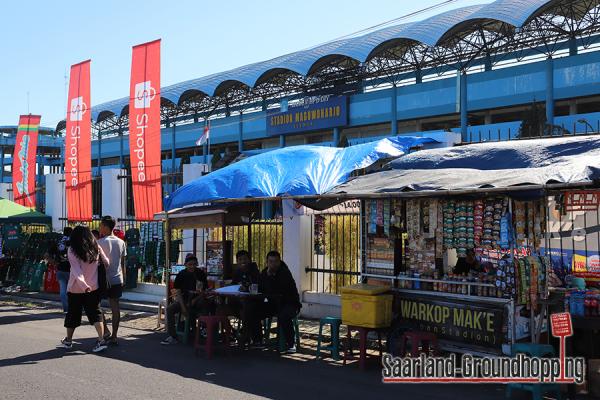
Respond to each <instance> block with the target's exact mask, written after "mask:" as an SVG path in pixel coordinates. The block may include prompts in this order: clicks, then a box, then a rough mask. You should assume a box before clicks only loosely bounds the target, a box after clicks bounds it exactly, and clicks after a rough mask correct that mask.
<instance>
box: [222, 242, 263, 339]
mask: <svg viewBox="0 0 600 400" xmlns="http://www.w3.org/2000/svg"><path fill="white" fill-rule="evenodd" d="M236 260H237V269H236V270H235V271H234V272H233V280H232V283H233V284H234V285H240V291H244V292H248V291H249V290H250V285H252V284H256V285H258V282H259V280H260V272H259V270H258V266H257V265H256V263H255V262H253V261H252V260H251V259H250V253H248V251H247V250H240V251H238V252H237V254H236ZM260 305H261V304H260V300H258V299H255V298H248V299H245V298H241V299H240V301H235V300H234V299H231V300H230V301H229V306H230V307H231V310H230V311H231V313H232V314H234V315H239V316H240V319H241V320H242V337H241V345H243V346H244V345H246V344H247V343H248V342H249V340H250V339H252V341H253V346H252V347H254V348H262V327H261V318H260V317H261V315H260V314H261V313H260Z"/></svg>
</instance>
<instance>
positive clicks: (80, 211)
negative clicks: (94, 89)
mask: <svg viewBox="0 0 600 400" xmlns="http://www.w3.org/2000/svg"><path fill="white" fill-rule="evenodd" d="M90 102H91V91H90V61H89V60H87V61H84V62H81V63H79V64H75V65H73V66H71V75H70V78H69V99H68V102H67V126H66V128H67V129H66V131H67V134H66V138H65V183H66V193H67V218H68V219H69V221H89V220H91V219H92V120H91V116H90V109H89V104H90Z"/></svg>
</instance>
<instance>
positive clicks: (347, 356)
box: [344, 325, 389, 369]
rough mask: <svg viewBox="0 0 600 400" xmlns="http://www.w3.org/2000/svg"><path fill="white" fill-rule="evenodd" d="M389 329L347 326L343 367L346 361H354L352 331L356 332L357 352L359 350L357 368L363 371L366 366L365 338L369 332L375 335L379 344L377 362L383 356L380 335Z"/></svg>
mask: <svg viewBox="0 0 600 400" xmlns="http://www.w3.org/2000/svg"><path fill="white" fill-rule="evenodd" d="M388 329H389V328H367V327H364V326H353V325H348V336H347V338H346V347H345V349H344V365H346V361H347V360H352V359H354V351H353V349H352V331H358V335H359V336H358V339H359V341H358V343H359V344H358V350H359V359H358V366H359V368H360V369H365V367H366V364H367V336H368V334H369V332H376V333H377V342H378V344H379V357H378V358H379V360H381V356H382V355H383V345H382V344H381V333H382V332H387V330H388Z"/></svg>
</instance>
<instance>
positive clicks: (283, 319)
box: [259, 251, 302, 354]
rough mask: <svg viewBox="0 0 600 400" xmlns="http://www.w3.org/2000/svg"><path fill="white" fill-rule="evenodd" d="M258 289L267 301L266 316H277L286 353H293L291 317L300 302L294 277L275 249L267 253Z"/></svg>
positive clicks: (295, 314) (297, 309) (298, 308)
mask: <svg viewBox="0 0 600 400" xmlns="http://www.w3.org/2000/svg"><path fill="white" fill-rule="evenodd" d="M259 291H260V292H261V293H264V294H265V295H266V296H267V300H268V301H267V302H266V303H264V304H265V309H264V311H265V314H266V316H277V324H278V325H279V326H280V327H281V330H282V331H283V336H284V337H285V342H286V346H287V347H286V348H287V349H288V350H287V351H286V353H290V354H291V353H295V352H296V346H295V335H294V324H293V319H294V318H295V317H296V316H297V315H298V312H300V308H301V307H302V304H301V303H300V295H299V294H298V289H297V287H296V282H295V281H294V277H292V273H291V272H290V270H289V268H288V266H287V265H286V264H285V263H284V262H283V261H282V260H281V255H280V254H279V253H278V252H277V251H270V252H269V254H267V268H265V269H264V270H263V271H262V273H261V275H260V283H259Z"/></svg>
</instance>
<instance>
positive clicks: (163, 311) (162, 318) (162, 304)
mask: <svg viewBox="0 0 600 400" xmlns="http://www.w3.org/2000/svg"><path fill="white" fill-rule="evenodd" d="M166 319H167V299H162V300H161V301H159V302H158V315H157V316H156V327H157V328H160V324H161V323H162V324H163V325H164V324H165V322H166Z"/></svg>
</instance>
